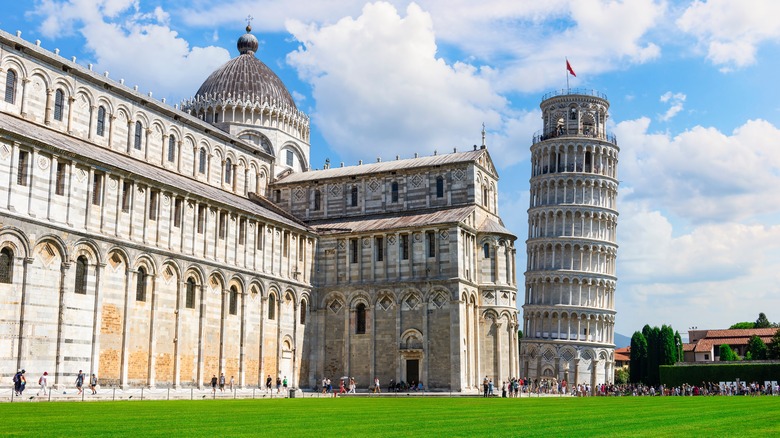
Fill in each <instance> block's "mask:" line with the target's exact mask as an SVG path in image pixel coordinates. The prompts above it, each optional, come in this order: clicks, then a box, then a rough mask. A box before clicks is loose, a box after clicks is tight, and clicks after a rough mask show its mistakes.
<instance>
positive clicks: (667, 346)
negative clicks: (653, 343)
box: [658, 324, 677, 379]
mask: <svg viewBox="0 0 780 438" xmlns="http://www.w3.org/2000/svg"><path fill="white" fill-rule="evenodd" d="M658 347H659V348H658V352H659V354H658V365H674V362H675V361H676V358H677V353H676V350H677V347H676V346H675V345H674V332H673V331H672V328H671V327H670V326H668V325H666V324H664V325H663V326H661V330H660V332H659V335H658ZM659 379H660V375H659Z"/></svg>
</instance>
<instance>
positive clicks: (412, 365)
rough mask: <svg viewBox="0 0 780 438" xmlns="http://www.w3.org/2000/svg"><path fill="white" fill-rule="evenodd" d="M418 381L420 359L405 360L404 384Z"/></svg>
mask: <svg viewBox="0 0 780 438" xmlns="http://www.w3.org/2000/svg"><path fill="white" fill-rule="evenodd" d="M419 381H420V359H407V360H406V383H412V382H415V383H417V382H419Z"/></svg>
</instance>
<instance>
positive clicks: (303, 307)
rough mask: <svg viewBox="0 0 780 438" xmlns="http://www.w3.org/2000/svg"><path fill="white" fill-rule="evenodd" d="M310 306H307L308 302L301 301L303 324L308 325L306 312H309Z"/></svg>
mask: <svg viewBox="0 0 780 438" xmlns="http://www.w3.org/2000/svg"><path fill="white" fill-rule="evenodd" d="M308 307H309V305H308V304H306V300H303V301H301V324H306V312H308V310H309V309H308Z"/></svg>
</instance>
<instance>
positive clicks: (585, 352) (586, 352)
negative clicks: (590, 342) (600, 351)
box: [580, 350, 593, 360]
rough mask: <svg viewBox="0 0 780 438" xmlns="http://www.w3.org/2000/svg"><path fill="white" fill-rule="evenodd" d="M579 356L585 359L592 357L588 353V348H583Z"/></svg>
mask: <svg viewBox="0 0 780 438" xmlns="http://www.w3.org/2000/svg"><path fill="white" fill-rule="evenodd" d="M580 356H581V357H582V358H583V359H585V360H591V359H593V356H591V354H590V351H588V350H585V351H583V352H582V354H581V355H580Z"/></svg>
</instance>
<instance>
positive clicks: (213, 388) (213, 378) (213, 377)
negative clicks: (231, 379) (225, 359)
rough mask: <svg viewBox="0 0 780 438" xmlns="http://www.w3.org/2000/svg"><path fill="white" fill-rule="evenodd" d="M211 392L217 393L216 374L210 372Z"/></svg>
mask: <svg viewBox="0 0 780 438" xmlns="http://www.w3.org/2000/svg"><path fill="white" fill-rule="evenodd" d="M211 393H212V394H216V393H217V375H216V374H212V375H211Z"/></svg>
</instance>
